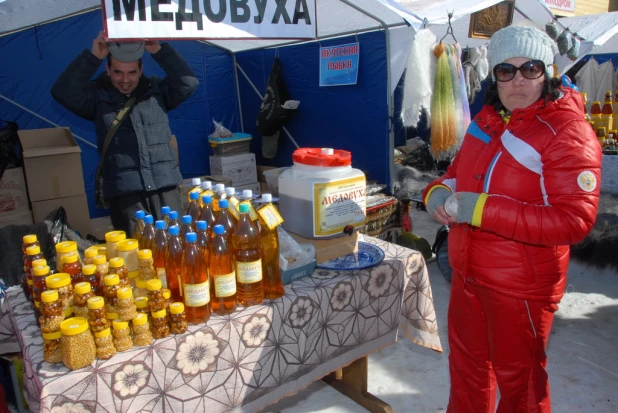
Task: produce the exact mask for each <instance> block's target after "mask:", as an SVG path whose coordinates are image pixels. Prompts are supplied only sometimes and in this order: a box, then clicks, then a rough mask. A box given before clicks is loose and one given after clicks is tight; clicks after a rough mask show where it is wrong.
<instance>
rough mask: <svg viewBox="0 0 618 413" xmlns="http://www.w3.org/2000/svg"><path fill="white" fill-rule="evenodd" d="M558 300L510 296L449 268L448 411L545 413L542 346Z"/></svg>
mask: <svg viewBox="0 0 618 413" xmlns="http://www.w3.org/2000/svg"><path fill="white" fill-rule="evenodd" d="M557 309H558V306H557V305H556V304H554V303H549V302H538V301H526V300H520V299H516V298H510V297H507V296H505V295H503V294H500V293H497V292H495V291H493V290H490V289H488V288H485V287H481V286H478V285H475V284H473V283H472V282H464V279H463V277H462V276H461V275H460V274H457V273H455V272H454V273H453V278H452V285H451V298H450V303H449V309H448V341H449V346H450V355H449V370H450V375H451V392H450V399H449V404H448V409H447V413H489V412H494V411H496V410H495V406H496V386H497V387H498V388H499V389H500V401H499V403H498V410H497V412H498V413H549V412H551V404H550V398H549V380H548V377H547V372H546V371H545V367H546V366H547V356H546V354H545V348H546V346H547V339H548V337H549V333H550V331H551V326H552V322H553V320H554V312H555V311H556V310H557Z"/></svg>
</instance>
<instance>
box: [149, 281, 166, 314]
mask: <svg viewBox="0 0 618 413" xmlns="http://www.w3.org/2000/svg"><path fill="white" fill-rule="evenodd" d="M146 285H147V287H148V308H150V312H151V313H154V312H157V311H161V310H165V304H166V302H165V296H164V295H163V291H162V289H161V281H160V280H158V279H156V280H150V281H148V282H147V283H146Z"/></svg>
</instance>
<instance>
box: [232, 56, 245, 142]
mask: <svg viewBox="0 0 618 413" xmlns="http://www.w3.org/2000/svg"><path fill="white" fill-rule="evenodd" d="M232 58H233V59H234V77H235V79H236V97H237V99H238V113H239V114H240V130H241V131H243V133H244V132H245V124H244V122H243V120H242V101H241V100H240V86H239V85H238V68H237V67H238V63H236V53H232Z"/></svg>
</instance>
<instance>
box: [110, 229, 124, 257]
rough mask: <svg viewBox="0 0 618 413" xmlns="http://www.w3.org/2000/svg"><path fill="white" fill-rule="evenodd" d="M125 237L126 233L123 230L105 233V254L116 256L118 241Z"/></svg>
mask: <svg viewBox="0 0 618 413" xmlns="http://www.w3.org/2000/svg"><path fill="white" fill-rule="evenodd" d="M125 239H127V234H126V233H125V232H124V231H110V232H108V233H106V234H105V246H106V247H107V250H106V252H105V253H106V256H107V260H108V261H109V259H110V258H114V257H117V256H118V243H119V242H120V241H124V240H125Z"/></svg>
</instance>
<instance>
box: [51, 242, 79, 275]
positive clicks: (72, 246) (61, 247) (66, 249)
mask: <svg viewBox="0 0 618 413" xmlns="http://www.w3.org/2000/svg"><path fill="white" fill-rule="evenodd" d="M55 248H56V271H58V272H63V271H62V267H63V265H64V261H63V257H64V256H66V255H69V254H72V253H75V254H77V257H78V259H79V253H78V252H77V242H75V241H65V242H59V243H58V244H56V247H55ZM80 263H81V261H80Z"/></svg>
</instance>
